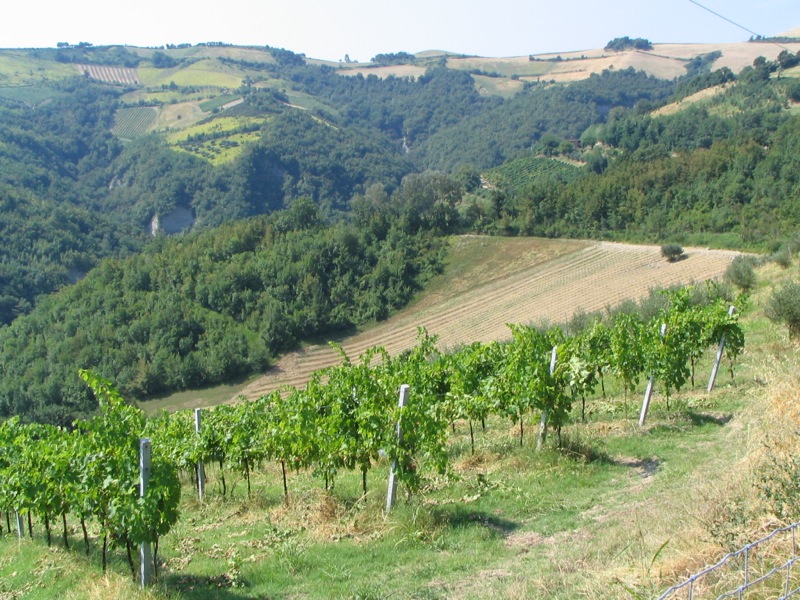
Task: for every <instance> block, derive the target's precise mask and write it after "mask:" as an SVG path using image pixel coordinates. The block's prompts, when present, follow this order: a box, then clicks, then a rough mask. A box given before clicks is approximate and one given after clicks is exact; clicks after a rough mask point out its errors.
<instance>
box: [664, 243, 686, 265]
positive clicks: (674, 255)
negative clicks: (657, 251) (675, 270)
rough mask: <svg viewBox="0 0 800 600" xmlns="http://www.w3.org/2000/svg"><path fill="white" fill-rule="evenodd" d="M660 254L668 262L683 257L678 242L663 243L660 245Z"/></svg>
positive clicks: (681, 248)
mask: <svg viewBox="0 0 800 600" xmlns="http://www.w3.org/2000/svg"><path fill="white" fill-rule="evenodd" d="M661 256H663V257H664V258H666V259H667V260H668V261H669V262H675V261H678V260H680V259H681V258H683V247H682V246H681V245H680V244H664V245H663V246H661Z"/></svg>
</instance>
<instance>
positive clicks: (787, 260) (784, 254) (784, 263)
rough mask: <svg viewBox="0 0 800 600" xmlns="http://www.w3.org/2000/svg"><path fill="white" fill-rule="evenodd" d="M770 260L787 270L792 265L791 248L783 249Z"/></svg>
mask: <svg viewBox="0 0 800 600" xmlns="http://www.w3.org/2000/svg"><path fill="white" fill-rule="evenodd" d="M770 259H771V260H772V262H774V263H775V264H777V265H778V266H781V267H783V268H784V269H786V268H788V267H789V266H790V265H791V264H792V253H791V252H789V248H787V247H783V248H781V249H780V250H778V251H777V252H775V253H774V254H773V255H772V256H770Z"/></svg>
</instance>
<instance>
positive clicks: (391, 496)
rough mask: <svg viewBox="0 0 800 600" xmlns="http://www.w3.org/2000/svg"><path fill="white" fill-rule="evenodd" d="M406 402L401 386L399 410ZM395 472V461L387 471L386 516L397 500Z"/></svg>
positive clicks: (399, 435)
mask: <svg viewBox="0 0 800 600" xmlns="http://www.w3.org/2000/svg"><path fill="white" fill-rule="evenodd" d="M407 400H408V386H407V385H406V384H403V385H401V386H400V400H399V402H398V406H399V407H400V409H401V412H402V408H403V407H404V406H405V405H406V401H407ZM402 444H403V430H402V429H401V427H400V419H397V446H398V447H401V446H402ZM396 470H397V459H395V460H393V461H392V467H391V469H389V490H388V492H387V494H386V514H389V512H390V511H391V510H392V506H394V501H395V498H397V479H396V473H395V471H396Z"/></svg>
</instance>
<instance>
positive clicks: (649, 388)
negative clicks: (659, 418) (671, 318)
mask: <svg viewBox="0 0 800 600" xmlns="http://www.w3.org/2000/svg"><path fill="white" fill-rule="evenodd" d="M666 333H667V324H666V323H662V324H661V337H662V338H663V337H664V335H665V334H666ZM653 379H654V377H653V375H650V380H649V381H648V382H647V389H646V390H645V391H644V401H643V402H642V412H641V414H640V415H639V427H644V422H645V420H646V419H647V411H648V410H649V409H650V398H652V397H653Z"/></svg>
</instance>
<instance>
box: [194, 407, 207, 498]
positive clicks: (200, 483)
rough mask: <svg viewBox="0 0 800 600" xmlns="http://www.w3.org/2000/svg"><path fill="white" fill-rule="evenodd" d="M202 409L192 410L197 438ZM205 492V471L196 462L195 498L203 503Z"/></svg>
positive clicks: (201, 463) (198, 462) (200, 464)
mask: <svg viewBox="0 0 800 600" xmlns="http://www.w3.org/2000/svg"><path fill="white" fill-rule="evenodd" d="M202 412H203V409H202V408H195V409H194V432H195V433H196V434H197V437H198V438H199V437H200V426H201V424H202ZM205 491H206V470H205V466H204V465H203V462H202V461H200V460H198V461H197V497H198V498H199V499H200V502H202V501H203V496H204V495H205Z"/></svg>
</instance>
